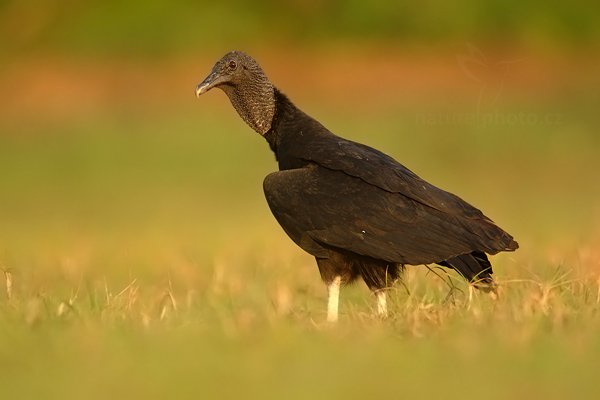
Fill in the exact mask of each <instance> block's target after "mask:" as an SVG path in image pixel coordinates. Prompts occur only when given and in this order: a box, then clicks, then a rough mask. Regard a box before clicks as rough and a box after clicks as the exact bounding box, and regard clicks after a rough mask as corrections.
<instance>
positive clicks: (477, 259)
mask: <svg viewBox="0 0 600 400" xmlns="http://www.w3.org/2000/svg"><path fill="white" fill-rule="evenodd" d="M439 264H440V265H442V266H444V267H448V268H453V269H455V270H456V271H457V272H458V273H459V274H461V275H462V276H463V277H464V278H465V279H466V280H468V281H469V282H470V283H472V284H473V286H475V287H476V288H477V289H481V290H483V291H485V292H496V283H495V282H494V278H492V273H493V271H492V264H491V263H490V261H489V260H488V258H487V255H486V254H485V253H483V252H480V251H474V252H472V253H469V254H462V255H460V256H456V257H452V258H449V259H447V260H445V261H442V262H440V263H439Z"/></svg>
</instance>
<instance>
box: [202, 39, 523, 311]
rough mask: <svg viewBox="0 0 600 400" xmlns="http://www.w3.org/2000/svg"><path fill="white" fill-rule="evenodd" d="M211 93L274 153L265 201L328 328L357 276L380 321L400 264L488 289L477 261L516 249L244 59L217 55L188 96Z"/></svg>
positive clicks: (468, 208)
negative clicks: (314, 284) (309, 276)
mask: <svg viewBox="0 0 600 400" xmlns="http://www.w3.org/2000/svg"><path fill="white" fill-rule="evenodd" d="M214 87H218V88H219V89H221V90H223V91H224V92H225V94H226V95H227V96H228V97H229V100H230V101H231V104H232V105H233V107H234V108H235V109H236V111H237V112H238V114H239V115H240V117H242V119H243V120H244V121H245V122H246V123H247V124H248V125H249V126H250V127H251V128H252V129H254V130H255V131H256V132H258V133H260V134H261V135H262V136H263V137H264V138H265V139H266V140H267V142H268V143H269V146H270V147H271V150H273V152H274V153H275V157H276V159H277V163H278V165H279V171H277V172H273V173H271V174H269V175H267V177H266V178H265V180H264V183H263V188H264V192H265V197H266V199H267V202H268V203H269V207H270V209H271V211H272V212H273V215H274V216H275V218H276V219H277V221H278V222H279V224H280V225H281V227H282V228H283V230H284V231H285V232H286V233H287V234H288V235H289V237H290V238H291V239H292V240H293V241H294V242H295V243H296V244H297V245H298V246H300V247H301V248H302V249H304V250H305V251H307V252H308V253H310V254H311V255H313V256H314V257H315V258H316V261H317V266H318V268H319V271H320V273H321V277H322V279H323V281H324V282H325V283H326V284H327V288H328V296H329V299H328V308H327V319H328V320H329V321H336V320H337V317H338V301H339V300H338V299H339V290H340V286H341V285H344V284H347V283H349V282H351V281H353V280H354V279H356V278H358V277H362V278H363V280H364V281H365V283H366V284H367V286H368V287H369V289H370V290H372V291H373V292H374V293H375V295H376V298H377V309H378V313H379V314H381V315H382V316H385V315H386V314H387V307H386V293H385V289H387V288H389V287H390V286H391V285H392V284H393V283H394V281H395V280H396V279H398V277H399V274H400V272H401V271H402V269H403V268H404V266H405V265H420V264H433V263H436V264H439V265H442V266H444V267H448V268H452V269H454V270H456V271H458V273H459V274H461V275H462V276H463V277H464V278H465V279H467V280H468V281H469V282H470V283H471V284H472V285H473V286H475V287H476V288H479V289H483V290H485V291H493V292H495V290H496V284H495V283H494V280H493V278H492V266H491V264H490V262H489V261H488V258H487V255H486V254H496V253H498V252H500V251H512V250H516V249H517V248H518V244H517V242H515V241H514V240H513V238H512V236H511V235H509V234H508V233H506V232H505V231H503V230H502V229H500V228H499V227H498V226H496V225H495V224H494V222H492V220H490V219H489V218H488V217H486V216H485V215H483V213H482V212H481V211H479V210H478V209H477V208H475V207H473V206H472V205H470V204H468V203H467V202H465V201H464V200H462V199H461V198H459V197H458V196H456V195H454V194H452V193H449V192H446V191H444V190H442V189H439V188H437V187H435V186H433V185H432V184H430V183H428V182H426V181H424V180H423V179H421V178H419V177H418V176H417V175H416V174H414V173H413V172H412V171H410V170H409V169H408V168H406V167H405V166H403V165H402V164H400V163H399V162H397V161H396V160H394V159H393V158H392V157H390V156H388V155H386V154H384V153H382V152H380V151H378V150H376V149H373V148H371V147H369V146H365V145H363V144H360V143H356V142H353V141H350V140H346V139H343V138H341V137H339V136H336V135H334V134H333V133H331V132H330V131H329V130H328V129H327V128H325V127H324V126H323V125H321V124H320V123H319V122H318V121H316V120H315V119H313V118H311V117H310V116H308V115H307V114H305V113H304V112H302V111H301V110H300V109H299V108H297V107H296V106H295V105H294V104H293V103H292V102H291V101H290V100H289V99H288V98H287V97H286V96H285V95H284V94H283V93H281V92H280V91H279V90H278V89H277V88H276V87H275V86H273V84H272V83H271V82H270V81H269V79H268V78H267V76H266V75H265V73H264V72H263V70H262V68H261V67H260V66H259V65H258V63H257V62H256V61H255V60H254V59H253V58H252V57H250V56H248V55H247V54H245V53H243V52H240V51H232V52H230V53H227V54H226V55H225V56H224V57H223V58H221V59H220V60H219V61H218V62H217V63H216V64H215V65H214V67H213V68H212V71H211V72H210V74H209V75H208V77H207V78H206V79H204V81H202V83H200V84H199V85H198V86H197V87H196V95H197V96H200V95H201V94H203V93H206V92H207V91H209V90H210V89H212V88H214Z"/></svg>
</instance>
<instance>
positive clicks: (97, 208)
mask: <svg viewBox="0 0 600 400" xmlns="http://www.w3.org/2000/svg"><path fill="white" fill-rule="evenodd" d="M598 11H599V9H598V6H594V5H589V4H588V3H586V2H581V3H580V4H579V3H578V2H575V3H574V2H570V3H568V4H564V5H548V4H543V5H541V4H540V3H539V2H535V1H532V2H514V1H509V2H506V1H490V2H484V3H482V2H478V1H469V0H465V1H460V2H457V3H452V4H436V3H418V4H417V3H415V4H413V5H408V4H404V5H398V4H396V2H375V3H372V4H370V3H369V4H367V3H365V2H362V1H361V2H359V1H348V2H340V1H319V0H307V1H291V2H287V3H285V4H281V3H280V2H273V1H256V2H252V3H249V2H242V1H235V0H233V1H230V2H227V3H226V4H222V3H219V2H198V1H178V2H173V1H163V0H150V1H135V0H130V1H113V0H103V1H93V0H92V1H85V2H82V1H66V0H65V1H48V0H30V1H7V0H5V1H3V2H2V3H1V6H0V35H1V36H0V38H1V42H2V45H1V46H0V91H1V93H2V97H1V98H0V194H1V195H0V222H1V223H0V263H2V264H3V265H11V266H19V267H18V268H19V269H20V270H22V271H28V270H31V271H36V273H35V274H34V275H36V276H39V273H40V272H39V271H40V270H47V271H53V272H56V271H62V272H60V273H61V274H63V273H64V274H66V275H67V276H69V274H71V273H74V274H75V275H78V274H80V273H81V271H86V272H87V273H92V274H94V273H100V274H103V273H104V272H105V271H106V269H107V268H110V269H114V270H115V271H123V274H131V271H132V270H133V271H135V273H136V274H142V275H144V274H151V273H152V271H155V272H156V273H158V274H162V273H163V272H164V270H165V268H166V267H167V266H169V265H171V266H172V265H179V264H180V263H182V262H184V261H182V260H187V261H185V262H189V263H191V264H193V268H191V270H193V271H202V269H203V268H204V267H206V266H212V265H213V264H214V260H215V259H216V258H219V254H221V253H225V254H230V252H231V251H232V249H235V251H236V252H239V253H240V254H241V255H240V257H242V258H244V257H247V256H248V254H246V253H247V252H248V251H249V252H250V253H251V254H253V255H254V256H257V257H258V255H260V254H262V251H256V248H259V249H268V248H277V249H283V250H282V253H284V254H288V253H291V254H300V252H299V251H298V250H296V249H295V248H294V247H293V245H291V244H289V243H288V241H287V239H286V238H285V237H284V234H283V232H282V231H281V230H280V229H279V227H278V226H277V225H276V223H275V221H274V219H273V218H272V217H271V216H270V214H269V211H268V209H267V206H266V204H265V202H264V199H263V194H262V190H261V182H262V178H263V176H264V175H266V174H267V173H268V172H270V171H272V170H274V169H275V168H276V165H275V162H274V159H273V156H272V155H271V154H270V152H269V150H268V147H267V146H266V144H265V143H263V140H262V139H261V138H260V137H259V136H257V135H255V134H254V133H253V132H252V131H251V130H250V129H249V128H247V127H246V126H245V125H244V124H243V122H242V121H241V120H240V119H239V118H238V116H237V115H236V114H235V113H234V111H233V109H232V108H231V107H230V105H229V103H228V101H227V99H226V97H225V96H224V95H223V94H222V93H220V92H211V93H210V94H209V95H207V96H205V97H202V98H201V99H196V98H194V95H193V90H194V87H195V85H196V84H197V83H198V82H200V81H201V80H202V79H203V78H204V77H205V75H206V74H207V73H208V72H209V70H210V68H211V67H212V65H213V63H214V62H215V61H216V60H217V59H218V58H220V56H222V55H223V54H224V53H226V52H227V51H229V50H232V49H239V50H244V51H246V52H248V53H250V54H251V55H253V56H254V57H255V58H256V59H257V60H259V62H260V63H261V64H262V65H263V67H264V69H265V70H266V72H267V74H268V75H269V76H270V77H271V79H272V81H273V82H274V83H275V84H276V85H277V86H278V87H279V88H280V89H281V90H283V91H284V92H285V93H287V94H288V95H289V96H290V97H291V98H292V99H293V100H294V101H295V102H296V103H297V105H299V106H300V107H301V108H302V109H303V110H305V111H306V112H308V113H309V114H311V115H313V116H314V117H316V118H317V119H319V120H320V121H321V122H323V123H324V124H325V125H326V126H327V127H329V128H330V129H331V130H332V131H333V132H336V133H338V134H341V135H343V136H345V137H348V138H351V139H354V140H358V141H361V142H364V143H367V144H370V145H372V146H375V147H378V148H380V149H383V150H384V151H386V152H387V153H389V154H391V155H392V156H394V157H395V158H397V159H398V160H400V161H401V162H403V163H404V164H405V165H407V166H408V167H409V168H411V169H413V170H414V171H415V172H417V173H418V174H420V175H421V176H423V177H424V178H426V179H428V180H430V181H431V182H433V183H435V184H437V185H439V186H440V187H442V188H447V189H449V190H451V191H453V192H456V193H458V194H459V195H461V196H462V197H464V198H465V199H466V200H468V201H470V202H472V203H474V204H475V205H477V206H479V207H481V208H482V209H483V210H484V211H485V212H486V213H487V214H488V215H489V216H490V217H491V218H492V219H494V220H496V221H497V222H498V223H499V224H500V225H501V226H502V227H504V228H505V229H506V230H508V231H509V232H511V233H513V234H514V236H515V237H516V238H517V239H518V240H519V241H520V242H521V245H522V249H521V250H520V251H519V252H518V253H516V254H515V255H514V257H516V259H517V260H521V261H520V262H515V263H516V264H517V266H519V265H523V264H527V262H529V261H523V260H530V259H529V258H527V257H529V256H532V257H534V259H538V258H540V259H544V260H547V261H549V262H552V263H556V262H558V263H561V262H564V261H565V260H567V259H568V258H570V257H577V260H579V258H581V257H584V256H585V254H587V253H585V251H583V250H582V248H587V247H586V246H591V247H593V246H592V243H595V240H596V239H597V238H598V236H599V232H600V229H599V227H600V202H599V200H600V189H599V187H600V185H598V184H597V179H598V178H597V173H598V171H599V168H600V161H598V159H597V155H598V149H599V144H600V135H599V128H600V121H599V117H598V105H599V104H600V101H599V100H600V98H599V89H600V74H599V73H598V71H599V67H600V53H599V50H600V23H599V22H600V21H599V20H598V15H600V13H599V12H598ZM582 246H583V247H582ZM243 249H246V250H243ZM248 249H252V250H248ZM582 254H583V255H582ZM299 257H301V259H302V260H304V261H305V262H306V263H309V262H310V260H309V258H307V256H306V257H305V256H303V255H300V256H299ZM302 257H304V258H302ZM42 266H44V267H48V268H41V267H42ZM109 266H110V267H109ZM207 268H208V267H207ZM73 271H75V272H73Z"/></svg>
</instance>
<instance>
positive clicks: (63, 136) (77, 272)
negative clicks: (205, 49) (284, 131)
mask: <svg viewBox="0 0 600 400" xmlns="http://www.w3.org/2000/svg"><path fill="white" fill-rule="evenodd" d="M214 96H218V94H216V93H215V94H214ZM509 100H510V99H509ZM207 101H209V100H207ZM578 102H582V103H585V101H583V100H581V98H580V97H577V96H575V97H572V98H568V99H566V100H564V99H563V100H561V101H556V102H552V101H548V102H545V103H544V102H540V103H536V104H537V106H538V107H540V108H539V109H536V110H533V111H532V112H538V113H543V112H555V113H559V114H560V115H561V116H562V117H563V118H562V119H561V122H560V123H557V124H543V123H538V124H534V125H528V124H513V125H510V126H504V125H501V124H492V125H489V126H479V125H473V124H468V123H467V124H462V125H461V124H459V125H453V124H448V123H446V124H438V125H428V124H424V123H422V122H419V120H418V118H415V115H416V114H417V113H419V112H424V111H425V112H429V111H430V109H428V108H426V106H425V105H423V104H417V105H414V108H410V107H409V108H404V106H403V108H400V107H396V108H394V107H393V106H391V107H390V108H388V109H384V110H379V111H377V110H376V111H371V112H369V113H365V114H364V115H353V116H352V119H350V118H348V113H347V112H346V111H344V110H343V109H342V111H336V110H335V109H333V108H327V107H322V106H321V105H319V104H317V103H316V102H315V103H314V104H313V106H312V107H310V104H309V106H308V107H305V108H306V110H307V111H309V112H312V111H313V110H317V111H318V112H320V113H322V115H318V117H319V118H320V119H321V120H322V121H326V122H327V125H328V126H329V127H331V128H332V129H333V130H334V131H336V132H340V133H344V134H345V136H348V137H351V138H353V139H357V140H360V141H363V142H366V143H369V144H372V145H374V146H376V147H379V148H382V149H385V150H386V151H387V152H389V153H390V154H392V155H393V156H395V157H397V158H398V159H400V160H402V161H403V162H404V163H405V164H406V165H408V166H409V167H411V168H412V169H413V170H415V171H416V172H417V173H419V174H420V175H422V176H423V177H425V178H426V179H428V180H430V181H432V182H434V183H436V184H439V185H440V186H442V187H444V188H449V189H451V190H452V191H454V192H456V193H459V194H460V195H461V196H463V197H464V198H466V199H467V200H469V201H471V202H473V203H474V204H476V205H478V206H479V207H481V208H482V209H483V210H484V211H485V212H486V213H487V214H488V215H489V216H491V217H492V218H493V219H494V220H496V221H498V222H499V224H500V225H501V226H502V227H504V228H506V229H507V230H508V231H509V232H511V233H513V234H514V235H515V237H516V238H517V240H518V241H519V242H520V244H521V249H520V250H519V251H518V252H516V253H512V254H501V255H498V256H496V257H494V258H493V262H494V266H495V268H496V275H497V278H498V280H499V281H500V283H501V285H502V292H501V296H500V298H499V299H498V300H496V301H494V300H492V299H490V298H489V297H487V296H485V295H482V294H478V293H475V295H474V296H473V298H472V299H470V298H469V290H468V287H467V286H466V284H464V283H463V282H462V281H460V280H458V279H457V277H456V276H455V275H453V274H450V275H446V274H445V273H440V271H438V270H435V271H436V272H437V273H438V274H440V276H437V275H436V274H434V273H432V272H430V271H428V270H427V269H425V268H423V267H414V268H409V270H408V272H407V274H406V276H405V281H404V285H399V286H398V287H397V288H396V289H394V290H393V291H392V293H391V300H390V311H391V315H390V317H389V318H388V319H387V320H380V319H379V318H377V317H375V316H374V299H373V298H372V296H371V295H370V294H369V293H368V291H367V290H366V288H365V287H364V285H362V284H357V285H355V286H352V287H349V288H346V289H345V290H343V291H342V299H341V304H340V306H341V319H340V323H339V324H338V325H337V326H335V327H332V326H329V325H327V324H326V323H325V322H324V321H325V300H326V298H325V297H326V293H325V288H324V287H323V285H322V284H321V282H320V279H319V277H318V272H317V268H316V266H315V265H314V260H312V259H311V258H310V257H309V256H307V255H306V254H304V253H302V252H301V250H299V249H297V248H296V247H295V246H294V245H293V243H291V242H290V241H289V240H288V239H287V237H285V235H284V233H283V232H282V231H281V229H280V228H279V227H278V226H277V224H276V222H275V221H274V219H273V218H272V216H271V215H270V213H269V211H268V208H267V206H266V204H265V202H264V199H263V195H262V192H261V181H262V177H263V176H264V175H266V174H267V173H268V172H270V171H272V170H273V169H274V168H275V164H274V161H273V157H272V155H270V154H269V152H268V149H267V146H266V145H265V143H263V140H262V139H261V138H260V137H257V136H256V135H253V134H251V133H250V132H249V130H248V129H247V128H246V127H245V126H243V125H242V123H241V122H239V121H237V119H236V118H235V117H234V114H233V112H232V111H231V110H230V109H229V108H228V107H225V108H219V107H218V106H215V105H214V104H212V103H206V104H205V105H204V107H200V106H198V105H197V104H194V107H193V109H192V108H186V107H182V108H180V109H178V110H174V109H167V110H166V111H164V112H159V113H155V114H150V113H148V112H145V111H144V110H143V107H140V108H136V109H133V110H127V109H125V110H123V109H120V108H119V106H118V105H116V106H115V107H114V108H107V109H101V110H98V111H97V112H96V113H92V114H86V115H77V116H76V117H67V118H63V119H57V120H54V119H44V118H41V119H37V120H35V119H33V118H31V119H29V118H23V117H12V118H9V117H6V118H4V119H3V122H1V123H0V124H1V125H0V126H1V127H2V131H3V133H2V134H1V135H0V193H1V196H0V221H1V223H0V267H2V269H3V270H4V271H5V278H6V279H5V281H6V283H7V285H5V287H4V288H3V287H2V285H0V293H2V294H3V296H2V299H1V300H0V361H1V364H0V390H1V391H2V396H3V397H6V398H45V399H52V398H61V399H64V398H88V399H94V398H98V399H105V398H107V397H109V396H110V397H116V398H217V397H218V398H239V397H246V398H292V399H293V398H310V397H315V398H325V397H330V398H350V399H352V398H369V397H382V396H386V397H389V398H397V397H400V396H402V397H418V398H440V397H442V396H443V397H445V398H464V397H480V396H485V397H486V398H492V399H496V398H498V399H505V398H526V397H527V398H542V397H543V398H548V399H553V398H556V399H559V398H565V397H571V398H594V397H595V395H597V388H596V386H597V385H596V381H595V376H594V375H595V371H596V368H595V367H596V365H597V359H598V356H599V355H600V339H599V338H600V336H599V335H598V333H599V332H600V317H599V311H600V264H599V262H598V259H599V256H600V253H599V252H598V249H597V247H596V243H597V241H598V237H599V235H598V232H599V229H598V228H599V227H600V219H599V217H600V209H599V208H598V204H599V200H600V189H598V187H597V185H594V184H592V182H595V181H596V180H597V177H596V175H597V171H598V169H599V168H600V162H599V161H598V160H597V157H596V150H597V146H598V139H597V137H596V135H595V132H597V130H598V128H599V127H600V123H598V120H597V117H595V116H594V112H593V111H594V110H591V109H589V110H588V109H586V108H585V107H580V103H578ZM207 104H208V105H207ZM457 107H460V105H459V106H457ZM502 107H504V108H503V109H501V112H503V113H510V112H513V111H515V112H516V111H518V110H522V109H523V108H525V107H526V106H524V105H523V104H519V103H518V102H517V101H516V100H510V101H507V104H504V105H502ZM582 110H583V111H582ZM425 155H426V156H425ZM448 282H451V283H452V285H449V284H448ZM8 283H10V284H8ZM452 286H455V287H456V289H454V290H451V287H452ZM9 294H10V295H9Z"/></svg>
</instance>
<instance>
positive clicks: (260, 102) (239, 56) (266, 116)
mask: <svg viewBox="0 0 600 400" xmlns="http://www.w3.org/2000/svg"><path fill="white" fill-rule="evenodd" d="M214 87H218V88H219V89H221V90H223V91H224V92H225V94H227V97H229V100H230V101H231V104H232V105H233V107H234V108H235V109H236V111H237V112H238V114H239V115H240V117H242V119H243V120H244V121H246V123H247V124H248V125H250V127H251V128H252V129H254V130H255V131H256V132H258V133H260V134H261V135H264V134H265V133H267V132H268V131H269V129H271V123H272V122H273V116H274V115H275V91H274V88H273V85H272V84H271V82H270V81H269V79H268V78H267V76H266V75H265V73H264V72H263V70H262V68H260V65H258V63H257V62H256V61H255V60H254V59H253V58H252V57H250V56H249V55H247V54H245V53H242V52H241V51H232V52H230V53H227V54H225V55H224V56H223V58H221V59H220V60H219V61H217V63H216V64H215V65H214V67H213V68H212V71H211V72H210V74H209V75H208V76H207V77H206V79H204V80H203V81H202V83H200V84H199V85H198V86H197V87H196V96H200V95H201V94H203V93H206V92H208V91H209V90H210V89H212V88H214Z"/></svg>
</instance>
